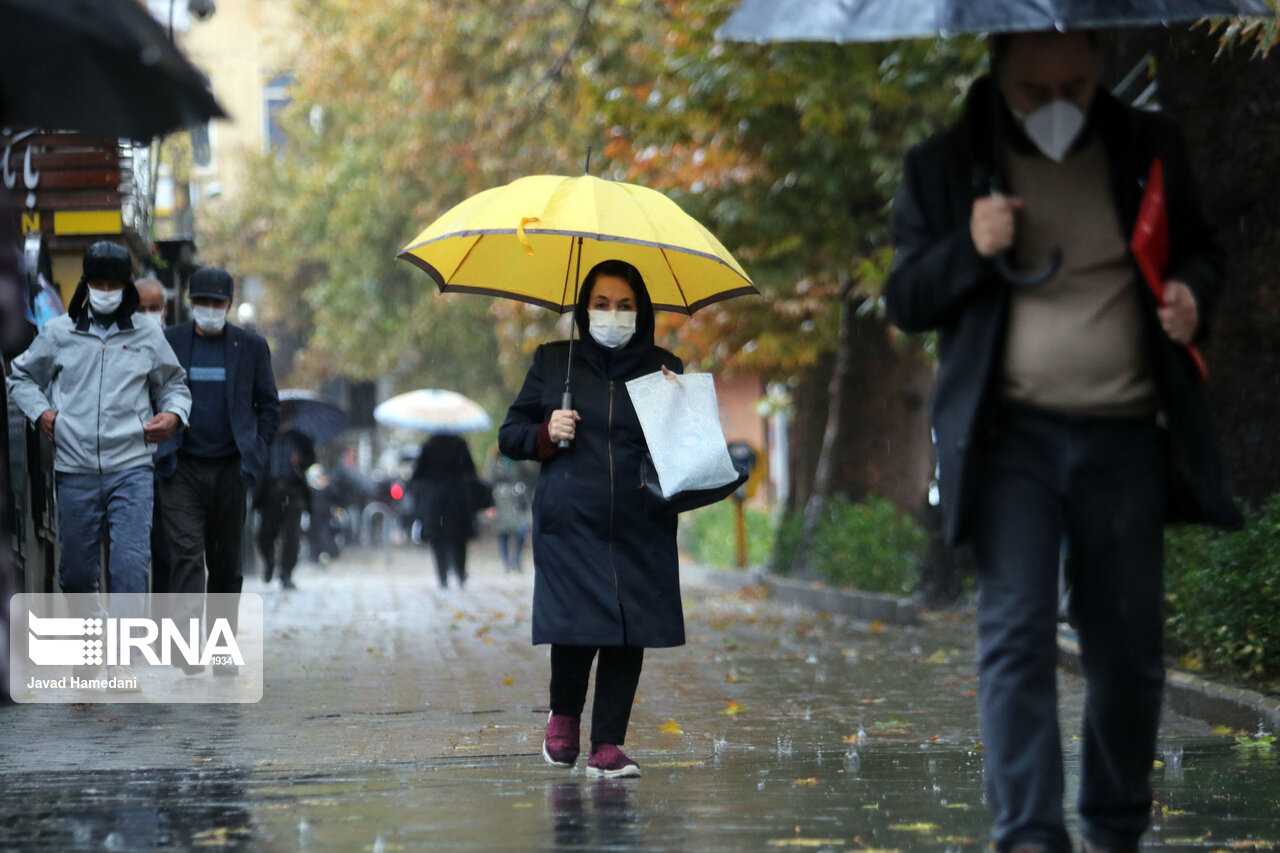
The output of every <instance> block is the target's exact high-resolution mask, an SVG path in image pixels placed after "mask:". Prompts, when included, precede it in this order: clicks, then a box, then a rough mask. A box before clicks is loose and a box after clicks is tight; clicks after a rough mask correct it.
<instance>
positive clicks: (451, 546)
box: [431, 536, 467, 589]
mask: <svg viewBox="0 0 1280 853" xmlns="http://www.w3.org/2000/svg"><path fill="white" fill-rule="evenodd" d="M431 551H432V553H433V554H434V555H435V559H436V574H437V575H439V576H440V588H441V589H444V588H445V587H446V586H448V585H449V573H450V572H452V573H453V575H454V576H455V577H456V578H457V579H458V586H462V585H463V584H465V583H466V582H467V538H466V537H465V536H463V537H462V538H460V539H458V538H446V537H443V536H437V537H436V538H435V539H433V540H431Z"/></svg>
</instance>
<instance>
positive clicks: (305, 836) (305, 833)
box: [298, 817, 311, 847]
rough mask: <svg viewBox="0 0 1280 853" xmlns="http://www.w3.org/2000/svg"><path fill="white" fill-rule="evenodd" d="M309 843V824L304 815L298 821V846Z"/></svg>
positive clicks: (304, 845)
mask: <svg viewBox="0 0 1280 853" xmlns="http://www.w3.org/2000/svg"><path fill="white" fill-rule="evenodd" d="M310 843H311V824H309V823H307V819H306V818H305V817H304V818H303V819H302V820H300V821H298V846H299V847H306V846H307V845H308V844H310Z"/></svg>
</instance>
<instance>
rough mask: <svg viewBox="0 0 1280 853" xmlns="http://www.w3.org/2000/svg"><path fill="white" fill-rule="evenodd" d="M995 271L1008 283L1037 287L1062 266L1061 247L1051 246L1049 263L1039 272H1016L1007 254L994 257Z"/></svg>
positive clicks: (1055, 273) (1056, 272)
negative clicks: (1051, 251)
mask: <svg viewBox="0 0 1280 853" xmlns="http://www.w3.org/2000/svg"><path fill="white" fill-rule="evenodd" d="M995 265H996V272H998V273H999V274H1000V277H1001V278H1002V279H1004V280H1005V281H1007V282H1009V283H1010V284H1013V285H1017V286H1018V287H1039V286H1040V285H1042V284H1044V283H1045V282H1047V281H1048V280H1049V279H1051V278H1053V277H1054V276H1055V275H1057V274H1058V270H1059V269H1060V268H1061V267H1062V249H1060V248H1058V247H1057V246H1054V247H1053V253H1052V254H1051V255H1050V256H1049V264H1048V266H1046V267H1045V268H1044V269H1042V270H1040V271H1039V272H1034V273H1027V274H1025V275H1024V274H1023V273H1020V272H1017V271H1016V270H1014V268H1013V264H1011V263H1009V256H1008V255H996V257H995Z"/></svg>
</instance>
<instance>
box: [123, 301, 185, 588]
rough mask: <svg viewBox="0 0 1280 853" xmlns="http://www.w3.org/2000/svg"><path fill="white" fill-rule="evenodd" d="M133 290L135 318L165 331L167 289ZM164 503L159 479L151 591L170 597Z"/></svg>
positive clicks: (153, 515)
mask: <svg viewBox="0 0 1280 853" xmlns="http://www.w3.org/2000/svg"><path fill="white" fill-rule="evenodd" d="M133 286H134V287H135V288H136V289H137V291H138V310H137V311H135V312H134V316H135V317H141V318H142V319H144V320H149V321H151V322H153V323H155V324H156V325H157V326H158V327H160V328H161V329H164V309H165V293H164V285H162V284H161V283H160V281H159V280H158V279H155V278H151V277H147V278H140V279H138V280H137V281H135V282H134V283H133ZM174 355H177V353H174ZM157 455H158V451H157ZM161 503H162V501H161V500H160V478H159V477H156V480H155V489H154V492H153V495H152V509H151V591H152V592H158V593H166V592H168V591H169V548H168V545H167V543H166V542H165V538H164V521H163V519H162V518H161V517H160V507H161Z"/></svg>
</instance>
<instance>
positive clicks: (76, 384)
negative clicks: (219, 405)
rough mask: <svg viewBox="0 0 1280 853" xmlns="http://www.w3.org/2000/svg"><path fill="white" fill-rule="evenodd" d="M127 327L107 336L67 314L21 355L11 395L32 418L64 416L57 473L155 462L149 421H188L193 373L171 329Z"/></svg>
mask: <svg viewBox="0 0 1280 853" xmlns="http://www.w3.org/2000/svg"><path fill="white" fill-rule="evenodd" d="M79 325H82V326H83V325H86V324H79ZM127 325H130V326H131V327H129V328H115V329H112V331H111V334H110V335H108V336H107V338H106V339H105V340H104V339H103V338H101V337H99V335H98V334H97V333H96V332H95V331H93V330H91V329H88V328H77V323H76V321H75V320H73V319H72V317H71V316H70V315H68V314H64V315H62V316H60V317H57V318H55V319H53V320H51V321H49V323H48V324H47V325H46V326H45V327H44V329H43V330H42V331H41V332H40V334H39V335H38V336H37V337H36V339H35V341H34V342H33V343H32V344H31V347H30V348H29V349H28V350H27V351H26V352H24V353H23V354H22V355H20V356H18V358H17V359H15V360H14V363H13V372H12V374H11V375H10V377H9V397H10V399H12V400H13V401H14V403H16V404H17V406H18V407H19V408H20V409H21V410H22V413H23V414H24V415H26V416H27V418H28V420H30V421H32V422H35V421H36V420H38V419H39V417H40V415H41V414H43V413H44V412H45V410H47V409H53V410H54V411H56V412H57V413H58V418H57V420H56V421H55V422H54V427H53V443H54V463H53V467H54V470H55V471H59V472H62V473H67V474H110V473H113V472H116V471H123V470H125V469H127V468H136V467H138V466H140V465H151V464H152V455H153V454H154V453H155V449H156V445H154V444H148V443H147V442H146V439H145V438H144V437H143V432H142V428H143V427H144V426H145V425H146V423H147V422H148V421H150V420H151V418H152V417H154V415H155V414H156V412H173V413H174V414H175V415H177V416H178V419H179V420H180V421H181V422H182V425H183V426H185V425H186V424H187V423H188V419H189V418H190V416H191V392H190V391H189V390H188V389H187V382H186V379H187V374H186V371H184V370H183V369H182V366H181V365H180V364H179V363H178V359H177V356H175V355H174V354H173V349H172V348H171V347H170V346H169V343H168V341H166V340H165V338H164V333H163V332H162V331H160V329H159V327H157V326H153V325H152V324H150V323H137V324H127ZM153 400H154V401H155V408H154V409H153V408H152V401H153Z"/></svg>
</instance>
